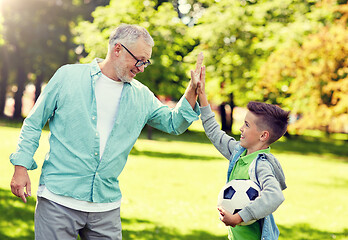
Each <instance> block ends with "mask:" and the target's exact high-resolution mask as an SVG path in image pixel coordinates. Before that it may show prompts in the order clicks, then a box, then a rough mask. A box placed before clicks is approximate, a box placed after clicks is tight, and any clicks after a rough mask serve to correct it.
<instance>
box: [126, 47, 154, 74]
mask: <svg viewBox="0 0 348 240" xmlns="http://www.w3.org/2000/svg"><path fill="white" fill-rule="evenodd" d="M120 45H121V46H122V47H123V48H124V49H126V51H127V52H128V53H129V54H130V55H131V56H132V57H133V58H134V59H135V60H137V62H136V63H135V64H134V66H136V67H141V66H143V65H144V68H146V67H147V66H149V65H150V64H151V62H150V60H147V61H146V62H144V61H141V60H139V59H138V58H136V56H134V54H133V53H132V52H131V51H129V50H128V48H126V47H125V46H124V45H123V44H122V43H120Z"/></svg>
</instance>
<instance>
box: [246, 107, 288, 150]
mask: <svg viewBox="0 0 348 240" xmlns="http://www.w3.org/2000/svg"><path fill="white" fill-rule="evenodd" d="M247 108H248V110H249V111H250V112H252V113H253V114H255V115H256V116H257V117H258V119H257V121H256V125H257V127H258V128H259V129H260V130H267V131H269V133H270V137H269V140H268V143H269V144H271V143H274V142H275V141H277V140H278V139H279V138H280V137H282V136H283V135H284V134H285V132H286V130H287V126H288V121H289V114H290V112H289V111H284V110H283V109H281V108H280V107H278V106H276V105H273V104H267V103H262V102H254V101H251V102H249V103H248V105H247Z"/></svg>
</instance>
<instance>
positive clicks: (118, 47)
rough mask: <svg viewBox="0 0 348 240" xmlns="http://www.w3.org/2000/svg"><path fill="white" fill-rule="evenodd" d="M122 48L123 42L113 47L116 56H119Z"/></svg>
mask: <svg viewBox="0 0 348 240" xmlns="http://www.w3.org/2000/svg"><path fill="white" fill-rule="evenodd" d="M121 49H122V46H121V44H119V43H116V44H115V46H114V47H113V49H112V52H113V53H115V54H116V56H117V57H118V56H119V54H120V51H121Z"/></svg>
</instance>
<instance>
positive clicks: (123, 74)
mask: <svg viewBox="0 0 348 240" xmlns="http://www.w3.org/2000/svg"><path fill="white" fill-rule="evenodd" d="M124 46H125V47H126V48H127V49H128V50H129V51H130V52H131V53H133V55H134V56H135V57H136V58H137V59H138V60H141V61H143V62H146V61H147V60H149V59H150V58H151V54H152V47H151V46H149V45H148V44H146V43H145V41H144V40H142V39H139V40H138V41H137V42H136V43H135V44H133V45H130V46H126V45H124ZM136 62H137V60H136V59H135V58H134V57H133V56H132V55H131V54H130V53H129V52H127V50H126V49H124V48H123V47H122V49H121V51H120V55H119V58H118V61H117V63H116V64H115V71H116V76H117V78H118V79H119V80H121V81H122V82H131V81H132V80H133V78H135V76H136V75H137V74H138V73H139V72H144V69H145V66H144V65H142V66H141V67H136V66H135V64H136Z"/></svg>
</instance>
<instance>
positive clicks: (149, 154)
mask: <svg viewBox="0 0 348 240" xmlns="http://www.w3.org/2000/svg"><path fill="white" fill-rule="evenodd" d="M130 154H131V155H135V156H147V157H151V158H158V159H166V160H168V159H185V160H205V161H211V160H217V158H216V157H209V156H205V155H195V154H183V153H164V152H156V151H139V150H137V149H136V148H134V147H133V149H132V151H131V153H130Z"/></svg>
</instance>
